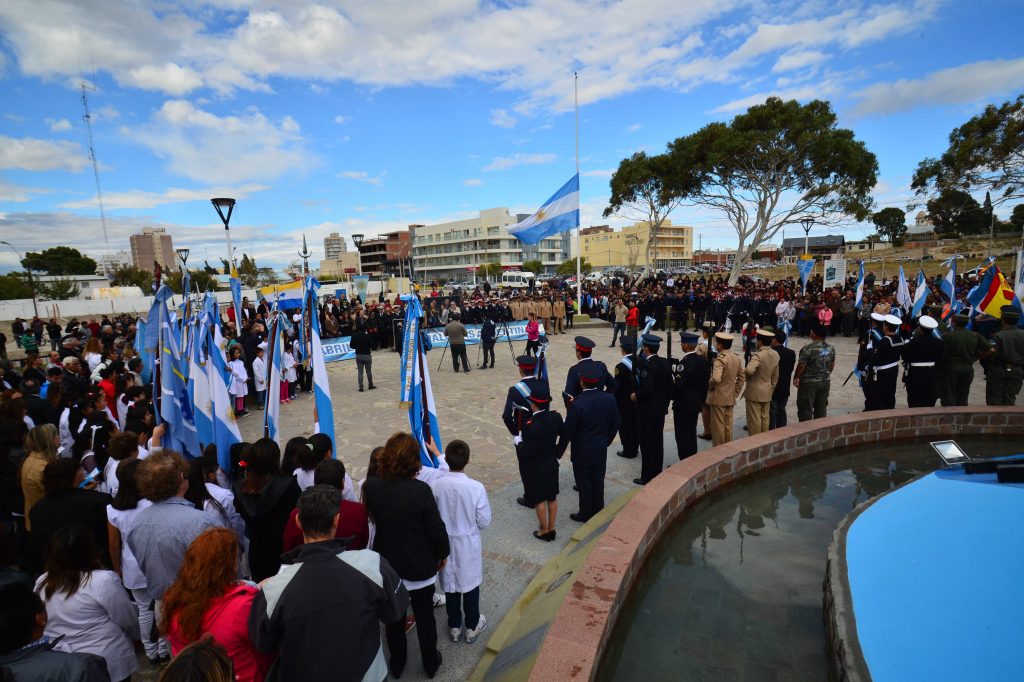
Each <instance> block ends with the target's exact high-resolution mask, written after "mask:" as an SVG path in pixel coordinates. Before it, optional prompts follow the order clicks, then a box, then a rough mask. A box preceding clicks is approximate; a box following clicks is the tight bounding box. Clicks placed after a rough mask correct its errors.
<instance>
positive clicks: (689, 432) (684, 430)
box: [672, 352, 708, 459]
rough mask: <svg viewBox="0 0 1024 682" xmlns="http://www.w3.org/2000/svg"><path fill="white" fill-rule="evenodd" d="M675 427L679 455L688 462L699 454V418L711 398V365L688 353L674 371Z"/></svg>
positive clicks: (673, 402) (673, 406) (673, 408)
mask: <svg viewBox="0 0 1024 682" xmlns="http://www.w3.org/2000/svg"><path fill="white" fill-rule="evenodd" d="M672 379H673V387H672V423H673V426H674V427H675V438H676V454H677V455H678V456H679V459H686V458H687V457H689V456H690V455H695V454H697V416H698V415H699V414H700V408H701V406H702V405H703V404H704V401H705V400H706V399H707V397H708V361H707V360H705V359H704V358H703V357H701V356H700V355H698V354H697V353H696V352H694V353H687V354H686V355H684V356H683V358H682V359H681V360H680V361H679V362H677V363H676V364H675V366H674V367H673V368H672Z"/></svg>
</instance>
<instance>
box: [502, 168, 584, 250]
mask: <svg viewBox="0 0 1024 682" xmlns="http://www.w3.org/2000/svg"><path fill="white" fill-rule="evenodd" d="M579 224H580V176H579V174H577V175H574V176H572V179H570V180H569V182H567V183H565V184H564V185H562V188H561V189H559V190H558V191H557V192H555V193H554V194H553V195H552V196H551V198H550V199H548V200H547V201H545V202H544V205H543V206H541V207H540V209H538V211H537V212H536V213H534V214H533V215H532V216H530V217H529V218H527V219H526V220H524V221H522V222H521V223H517V224H516V225H512V226H509V228H508V232H509V234H511V235H512V236H514V237H515V238H516V239H518V240H519V241H521V242H523V243H524V244H536V243H538V242H539V241H540V240H542V239H544V238H546V237H550V236H551V235H553V234H558V233H559V232H565V231H567V230H572V229H574V228H576V227H579Z"/></svg>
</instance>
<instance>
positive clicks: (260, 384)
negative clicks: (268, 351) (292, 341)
mask: <svg viewBox="0 0 1024 682" xmlns="http://www.w3.org/2000/svg"><path fill="white" fill-rule="evenodd" d="M252 378H253V381H255V382H256V390H257V391H265V390H267V361H266V360H264V359H263V358H261V357H258V356H257V357H256V359H255V360H253V361H252Z"/></svg>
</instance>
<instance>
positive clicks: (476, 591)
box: [444, 585, 480, 630]
mask: <svg viewBox="0 0 1024 682" xmlns="http://www.w3.org/2000/svg"><path fill="white" fill-rule="evenodd" d="M444 600H445V601H444V608H445V610H446V611H447V612H448V627H449V628H461V627H462V613H463V611H464V612H465V613H466V629H467V630H475V629H476V626H477V625H479V624H480V586H479V585H477V586H476V587H474V588H473V589H472V590H470V591H469V592H465V593H460V592H445V593H444Z"/></svg>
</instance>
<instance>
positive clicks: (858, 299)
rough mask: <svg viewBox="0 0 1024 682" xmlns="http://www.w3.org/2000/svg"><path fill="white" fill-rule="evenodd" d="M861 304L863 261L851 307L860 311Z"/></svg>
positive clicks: (862, 298)
mask: <svg viewBox="0 0 1024 682" xmlns="http://www.w3.org/2000/svg"><path fill="white" fill-rule="evenodd" d="M862 303H864V261H861V262H860V274H859V275H858V276H857V295H856V298H854V301H853V307H854V308H856V309H857V310H860V306H861V304H862ZM787 340H788V339H787Z"/></svg>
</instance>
